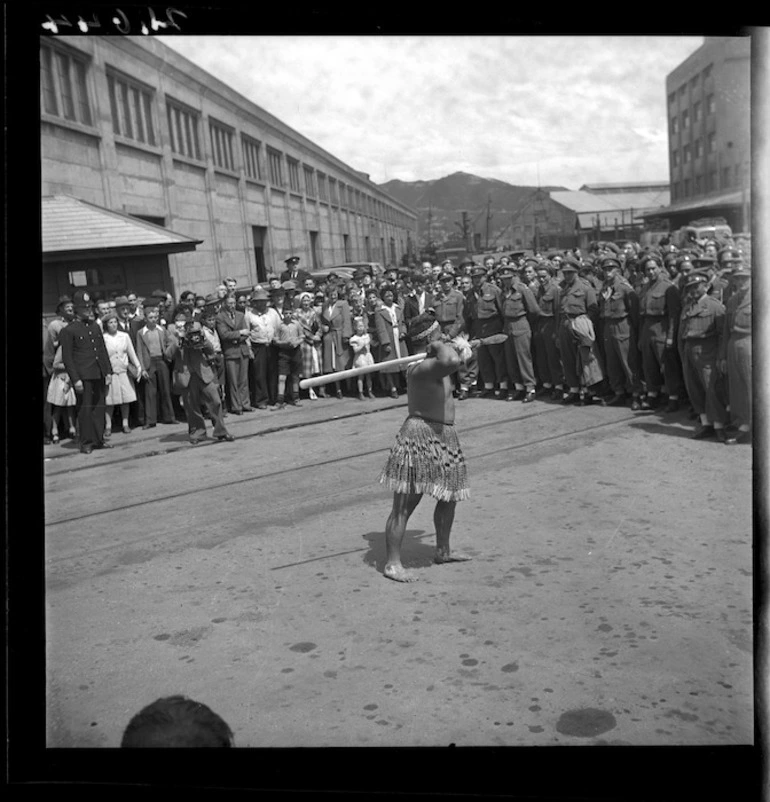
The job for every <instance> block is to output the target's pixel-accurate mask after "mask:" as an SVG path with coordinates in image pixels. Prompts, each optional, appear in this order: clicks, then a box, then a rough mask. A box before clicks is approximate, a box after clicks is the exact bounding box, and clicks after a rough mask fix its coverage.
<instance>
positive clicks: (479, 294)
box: [464, 259, 508, 398]
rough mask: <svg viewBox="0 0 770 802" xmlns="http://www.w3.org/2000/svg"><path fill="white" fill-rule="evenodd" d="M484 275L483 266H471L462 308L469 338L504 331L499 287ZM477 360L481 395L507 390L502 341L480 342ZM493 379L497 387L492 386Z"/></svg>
mask: <svg viewBox="0 0 770 802" xmlns="http://www.w3.org/2000/svg"><path fill="white" fill-rule="evenodd" d="M485 261H489V259H487V260H485ZM492 261H493V262H494V260H492ZM486 276H487V271H486V268H484V267H481V266H479V265H476V266H475V267H473V268H471V282H472V284H471V289H470V290H469V291H468V293H467V295H466V296H465V308H464V315H465V326H466V331H467V332H468V334H469V336H470V337H471V339H481V338H482V337H489V336H491V335H492V334H501V333H502V331H503V309H502V303H501V293H500V289H499V288H498V287H497V286H496V285H494V284H493V283H492V282H491V281H487V280H486ZM478 361H479V371H480V372H481V380H482V381H483V382H484V392H483V393H482V398H491V397H493V396H494V397H495V398H500V397H501V394H502V393H501V391H503V390H504V391H506V393H507V390H508V378H507V373H506V369H505V354H504V352H503V344H502V343H499V344H495V345H480V346H479V349H478ZM495 383H497V384H498V386H499V388H500V389H498V390H494V386H495Z"/></svg>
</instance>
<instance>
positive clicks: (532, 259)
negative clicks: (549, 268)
mask: <svg viewBox="0 0 770 802" xmlns="http://www.w3.org/2000/svg"><path fill="white" fill-rule="evenodd" d="M530 263H532V264H535V265H538V264H540V260H539V259H538V258H537V256H527V257H526V258H525V259H524V264H525V265H528V264H530Z"/></svg>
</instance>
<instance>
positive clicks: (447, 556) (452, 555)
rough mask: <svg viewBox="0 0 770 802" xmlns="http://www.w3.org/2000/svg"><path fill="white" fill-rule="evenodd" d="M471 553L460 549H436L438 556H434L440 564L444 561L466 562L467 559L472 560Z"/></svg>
mask: <svg viewBox="0 0 770 802" xmlns="http://www.w3.org/2000/svg"><path fill="white" fill-rule="evenodd" d="M472 559H473V557H471V556H470V555H469V554H462V553H461V552H459V551H438V550H437V551H436V556H435V558H434V560H433V561H434V562H435V563H437V564H438V565H441V564H442V563H461V562H465V561H466V560H472Z"/></svg>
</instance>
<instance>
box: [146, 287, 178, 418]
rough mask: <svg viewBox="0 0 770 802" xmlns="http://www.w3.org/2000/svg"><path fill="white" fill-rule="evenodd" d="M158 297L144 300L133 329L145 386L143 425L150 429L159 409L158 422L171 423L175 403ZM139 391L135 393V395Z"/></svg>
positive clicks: (166, 339)
mask: <svg viewBox="0 0 770 802" xmlns="http://www.w3.org/2000/svg"><path fill="white" fill-rule="evenodd" d="M160 304H161V301H160V298H159V297H157V296H154V297H150V298H147V300H146V301H145V310H144V320H143V321H142V323H143V325H142V326H141V328H139V329H138V331H137V332H136V355H137V356H138V357H139V362H140V363H141V365H142V379H145V380H146V381H145V382H144V383H143V385H144V387H143V389H144V406H143V408H142V409H143V414H144V424H143V426H142V428H144V429H152V428H153V427H154V426H156V425H157V422H158V413H160V418H161V423H169V424H170V423H174V422H175V421H174V404H173V401H172V399H171V381H170V377H169V370H168V365H167V364H166V361H165V358H166V352H167V350H168V346H169V344H170V342H171V337H170V335H169V333H168V331H167V330H166V327H165V326H163V325H161V323H160V313H159V309H160ZM138 397H139V393H137V398H138Z"/></svg>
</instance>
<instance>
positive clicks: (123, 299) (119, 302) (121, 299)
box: [115, 295, 131, 309]
mask: <svg viewBox="0 0 770 802" xmlns="http://www.w3.org/2000/svg"><path fill="white" fill-rule="evenodd" d="M121 306H131V302H130V301H129V300H128V297H127V296H125V295H118V297H117V298H116V299H115V308H116V309H118V308H119V307H121Z"/></svg>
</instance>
